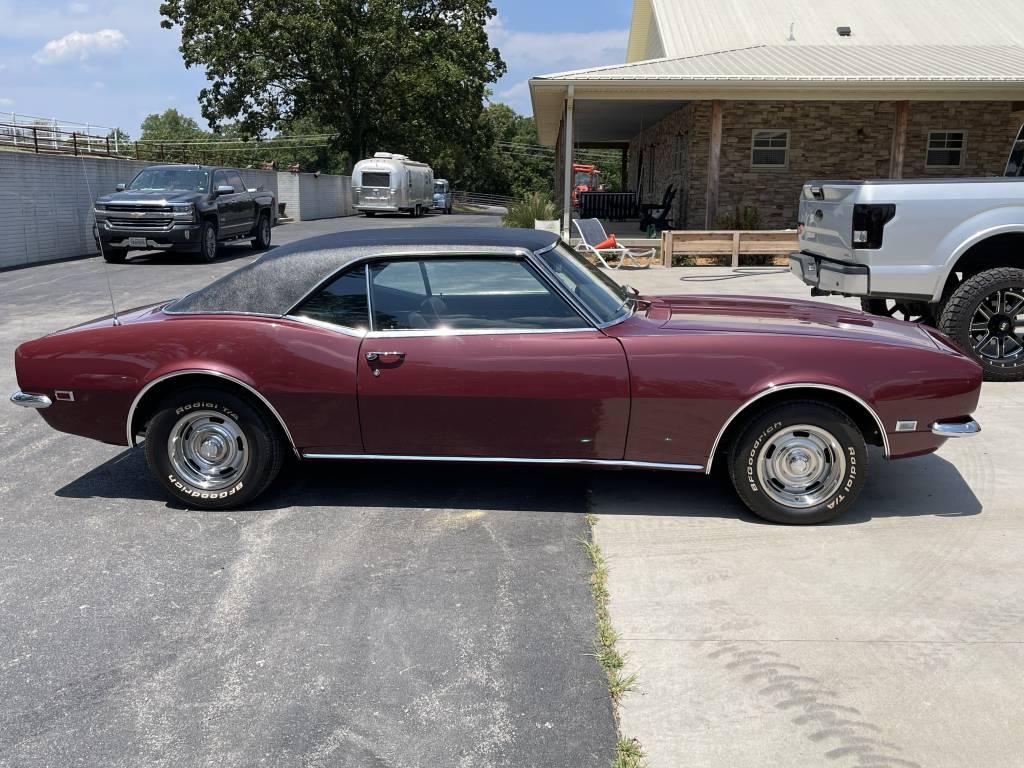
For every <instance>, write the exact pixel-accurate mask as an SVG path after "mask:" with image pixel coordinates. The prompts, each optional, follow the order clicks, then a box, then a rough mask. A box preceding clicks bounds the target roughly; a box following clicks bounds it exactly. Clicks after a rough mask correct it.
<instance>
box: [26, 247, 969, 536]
mask: <svg viewBox="0 0 1024 768" xmlns="http://www.w3.org/2000/svg"><path fill="white" fill-rule="evenodd" d="M16 364H17V374H18V384H19V386H20V387H21V391H19V392H17V393H15V394H14V395H13V396H12V400H13V401H14V402H15V403H17V404H19V405H23V406H27V407H30V408H38V409H40V411H39V412H40V414H41V415H42V417H43V418H44V419H45V420H46V421H47V422H48V423H49V424H50V425H51V426H52V427H54V428H55V429H58V430H61V431H64V432H69V433H72V434H76V435H82V436H85V437H90V438H94V439H96V440H101V441H103V442H107V443H113V444H122V445H123V444H125V443H127V444H128V445H135V443H136V441H137V439H138V438H139V436H141V435H144V436H145V450H146V457H147V460H148V462H149V466H150V468H151V470H152V472H153V473H154V475H155V476H156V477H157V478H158V479H159V481H160V482H161V483H162V484H163V486H164V487H165V488H166V489H167V491H168V492H169V493H170V494H171V496H173V497H176V498H177V499H179V500H181V501H183V502H184V503H186V504H189V505H192V506H194V507H202V508H207V509H222V508H226V507H232V506H237V505H240V504H244V503H246V502H249V501H252V500H253V499H254V498H255V497H256V496H258V495H259V494H260V493H262V492H263V491H264V490H265V489H266V488H267V486H269V485H270V483H271V482H272V481H273V480H274V478H275V476H276V475H277V473H278V470H279V469H280V467H281V463H282V461H283V460H284V459H285V457H286V455H287V453H288V452H289V451H290V452H293V453H294V454H295V455H296V456H298V457H300V458H303V459H311V460H326V459H345V460H353V459H375V460H399V461H458V462H518V463H539V464H585V465H598V466H608V467H641V468H651V469H664V470H682V471H690V472H710V471H711V469H712V467H713V466H714V465H715V464H716V462H723V461H724V462H726V463H727V466H728V470H729V473H730V475H731V477H732V481H733V484H734V485H735V488H736V491H737V493H738V494H739V496H740V498H741V499H742V500H743V502H744V503H745V504H746V505H747V506H748V507H749V508H750V509H751V510H753V512H755V513H756V514H758V515H760V516H762V517H764V518H767V519H769V520H773V521H776V522H784V523H815V522H821V521H824V520H828V519H831V518H833V517H835V516H836V515H838V514H840V513H841V512H842V511H843V510H845V509H846V508H847V507H849V506H850V505H851V504H853V502H854V500H855V499H856V498H857V495H858V493H860V491H861V489H862V488H863V486H864V482H865V478H866V475H867V470H868V450H867V445H868V444H872V445H876V446H879V447H880V448H881V449H882V450H883V451H884V453H885V455H886V456H887V457H888V458H901V457H907V456H918V455H921V454H925V453H929V452H931V451H934V450H935V449H936V448H938V447H939V446H940V445H941V444H942V443H943V442H944V441H945V439H946V438H948V437H956V436H961V435H970V434H973V433H976V432H978V431H979V427H978V425H977V423H976V422H974V421H973V419H972V418H971V413H972V412H973V410H974V409H975V407H976V406H977V403H978V395H979V391H980V386H981V370H980V368H979V367H978V365H977V364H976V363H975V362H973V361H972V360H970V359H968V358H967V357H965V356H964V355H962V354H961V353H960V352H958V351H957V349H956V348H955V347H954V346H953V345H952V344H951V343H950V342H949V341H948V340H947V339H946V338H945V337H943V336H942V335H941V334H939V333H937V332H935V331H933V330H930V329H928V328H925V327H922V326H919V325H912V324H908V323H903V322H899V321H895V320H890V319H888V318H879V317H872V316H868V315H864V314H861V313H860V312H855V311H851V310H846V309H842V308H837V307H833V306H829V305H824V304H817V303H811V302H803V301H785V300H778V299H765V298H746V297H722V296H717V297H713V296H686V297H680V296H675V297H666V296H650V297H648V296H641V295H639V294H636V293H635V292H633V291H631V290H630V289H628V288H624V287H622V286H619V285H617V284H616V283H615V282H613V281H612V280H611V279H609V278H608V277H606V276H605V274H604V273H602V272H601V271H600V270H598V269H596V268H595V267H594V266H592V265H591V264H590V263H589V262H588V261H587V260H586V259H584V258H582V257H581V256H580V255H579V254H577V253H576V252H575V251H573V250H572V249H571V248H570V247H568V246H567V245H565V244H564V243H562V242H561V241H559V240H558V239H557V237H555V236H554V235H551V234H548V233H542V232H534V231H526V230H511V229H489V228H447V227H430V228H409V229H396V230H386V231H383V230H379V231H362V232H351V233H344V234H337V235H328V236H324V237H319V238H314V239H311V240H306V241H303V242H300V243H295V244H293V245H290V246H287V247H284V248H280V249H278V250H276V251H273V252H272V253H269V254H267V255H265V256H263V257H262V258H261V259H259V260H257V261H255V262H253V263H252V264H250V265H248V266H245V267H243V268H241V269H239V270H238V271H236V272H234V273H232V274H230V275H227V276H226V277H224V278H221V279H220V280H217V281H216V282H214V283H212V284H210V285H209V286H207V287H206V288H203V289H201V290H199V291H196V292H195V293H192V294H189V295H187V296H185V297H183V298H180V299H178V300H176V301H171V302H166V303H163V304H160V305H157V306H153V307H148V308H144V309H138V310H134V311H131V312H128V313H125V314H122V315H121V316H120V317H119V318H106V319H102V320H96V321H93V322H90V323H87V324H85V325H81V326H78V327H75V328H71V329H68V330H65V331H61V332H58V333H54V334H52V335H49V336H45V337H43V338H40V339H37V340H35V341H30V342H27V343H25V344H22V345H21V346H20V347H19V348H18V350H17V353H16Z"/></svg>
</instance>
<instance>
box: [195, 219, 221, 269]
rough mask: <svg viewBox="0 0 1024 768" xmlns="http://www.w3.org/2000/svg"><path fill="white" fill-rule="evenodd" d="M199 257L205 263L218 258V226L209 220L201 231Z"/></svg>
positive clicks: (204, 223)
mask: <svg viewBox="0 0 1024 768" xmlns="http://www.w3.org/2000/svg"><path fill="white" fill-rule="evenodd" d="M199 257H200V258H201V259H202V260H203V261H213V260H214V259H216V258H217V225H216V224H214V223H213V222H212V221H209V220H206V221H204V222H203V226H202V227H200V229H199Z"/></svg>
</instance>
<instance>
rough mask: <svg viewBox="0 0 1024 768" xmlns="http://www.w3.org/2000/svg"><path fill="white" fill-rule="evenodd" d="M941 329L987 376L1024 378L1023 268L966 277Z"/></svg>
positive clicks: (948, 305) (951, 300)
mask: <svg viewBox="0 0 1024 768" xmlns="http://www.w3.org/2000/svg"><path fill="white" fill-rule="evenodd" d="M939 330H941V331H942V332H943V333H945V334H946V335H947V336H949V337H950V338H951V339H952V340H953V341H954V342H956V345H957V346H958V347H960V349H961V350H963V352H964V353H965V354H967V355H969V356H971V357H973V358H974V359H975V360H976V361H978V363H979V364H980V365H981V368H982V371H983V372H984V376H985V380H986V381H1024V269H1014V268H1011V267H1000V268H998V269H987V270H985V271H984V272H980V273H978V274H977V275H974V276H973V277H971V278H969V279H967V280H964V281H963V282H962V283H961V284H960V285H959V286H958V287H957V289H956V290H955V291H953V294H952V295H951V296H950V297H949V301H948V302H946V307H945V309H944V310H943V312H942V316H941V317H940V318H939Z"/></svg>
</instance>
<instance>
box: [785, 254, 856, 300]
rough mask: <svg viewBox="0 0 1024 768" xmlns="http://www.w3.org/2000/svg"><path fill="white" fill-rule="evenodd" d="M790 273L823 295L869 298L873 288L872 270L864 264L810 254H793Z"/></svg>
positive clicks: (790, 256) (791, 255)
mask: <svg viewBox="0 0 1024 768" xmlns="http://www.w3.org/2000/svg"><path fill="white" fill-rule="evenodd" d="M789 271H790V272H792V273H793V274H794V275H796V276H797V277H799V278H800V279H801V280H802V281H803V282H804V283H805V284H806V285H809V286H811V288H813V289H815V290H816V291H820V292H821V293H839V294H842V295H844V296H867V295H868V294H869V291H870V287H871V270H870V269H869V268H868V267H866V266H864V265H863V264H847V263H844V262H841V261H830V260H829V259H823V258H822V257H820V256H815V255H813V254H810V253H802V252H800V253H791V254H790V255H789Z"/></svg>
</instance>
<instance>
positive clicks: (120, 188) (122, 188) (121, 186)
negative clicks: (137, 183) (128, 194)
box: [114, 182, 128, 192]
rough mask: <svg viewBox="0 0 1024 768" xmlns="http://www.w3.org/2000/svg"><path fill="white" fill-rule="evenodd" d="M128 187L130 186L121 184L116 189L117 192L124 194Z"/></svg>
mask: <svg viewBox="0 0 1024 768" xmlns="http://www.w3.org/2000/svg"><path fill="white" fill-rule="evenodd" d="M127 186H128V185H127V184H125V183H124V182H121V183H120V184H118V185H117V186H115V187H114V189H115V190H117V191H118V192H124V190H125V188H126V187H127Z"/></svg>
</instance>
